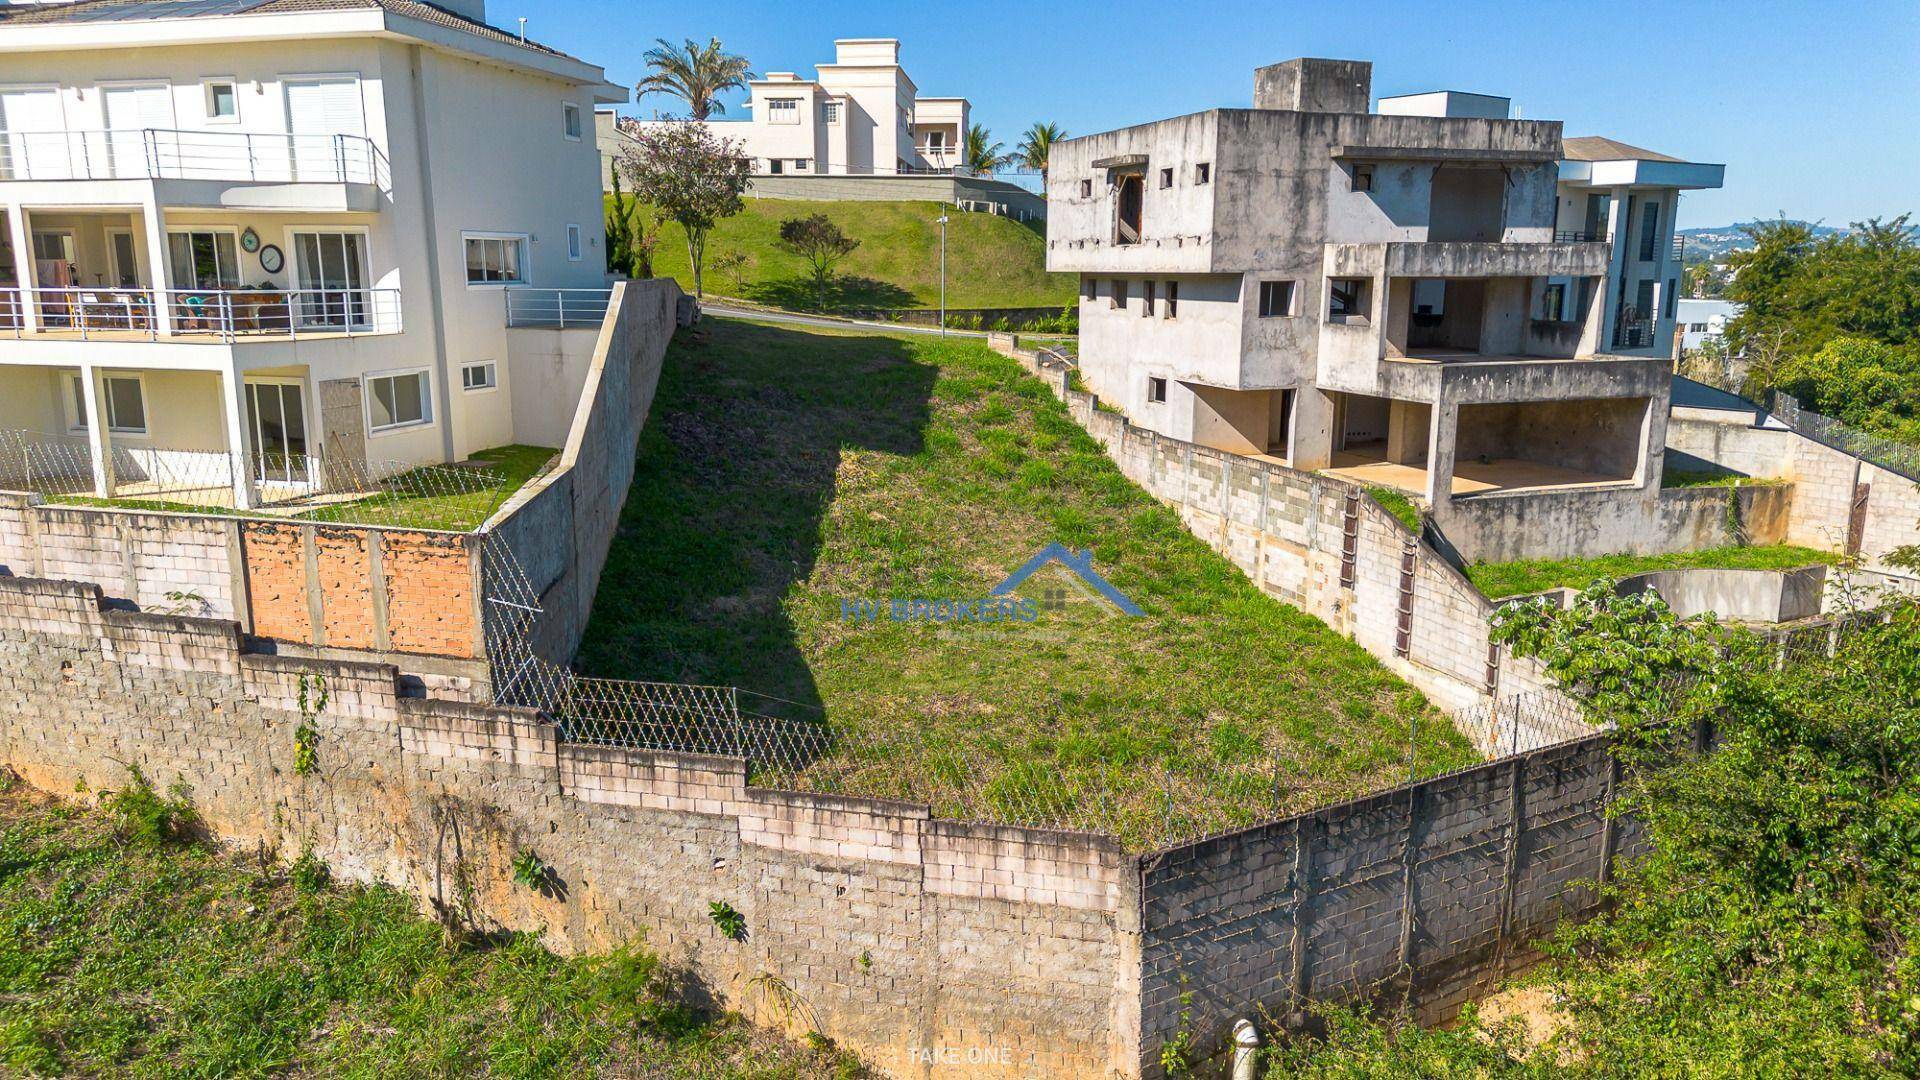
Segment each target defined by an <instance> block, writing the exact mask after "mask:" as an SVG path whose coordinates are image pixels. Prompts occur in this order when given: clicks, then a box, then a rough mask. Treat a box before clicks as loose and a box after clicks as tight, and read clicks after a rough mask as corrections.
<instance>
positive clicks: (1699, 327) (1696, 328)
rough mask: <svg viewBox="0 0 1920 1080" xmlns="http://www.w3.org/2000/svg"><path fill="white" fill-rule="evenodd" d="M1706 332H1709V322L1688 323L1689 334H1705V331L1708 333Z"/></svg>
mask: <svg viewBox="0 0 1920 1080" xmlns="http://www.w3.org/2000/svg"><path fill="white" fill-rule="evenodd" d="M1706 332H1707V324H1706V323H1703V322H1690V323H1688V324H1687V333H1689V334H1704V333H1706Z"/></svg>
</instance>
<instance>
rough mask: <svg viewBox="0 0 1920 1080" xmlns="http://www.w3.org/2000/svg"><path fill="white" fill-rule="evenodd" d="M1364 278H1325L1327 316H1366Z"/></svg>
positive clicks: (1331, 317)
mask: <svg viewBox="0 0 1920 1080" xmlns="http://www.w3.org/2000/svg"><path fill="white" fill-rule="evenodd" d="M1367 285H1368V280H1367V279H1366V278H1328V279H1327V318H1329V319H1340V320H1348V319H1356V320H1357V319H1365V318H1366V317H1367Z"/></svg>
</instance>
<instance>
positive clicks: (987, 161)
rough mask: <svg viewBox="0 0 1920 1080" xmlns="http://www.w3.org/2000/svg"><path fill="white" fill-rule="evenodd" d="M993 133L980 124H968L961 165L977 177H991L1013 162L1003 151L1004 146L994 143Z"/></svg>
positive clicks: (962, 148) (961, 148) (1010, 156)
mask: <svg viewBox="0 0 1920 1080" xmlns="http://www.w3.org/2000/svg"><path fill="white" fill-rule="evenodd" d="M992 140H993V133H992V132H990V131H988V130H987V129H986V128H983V127H981V126H980V125H979V124H968V125H967V134H966V138H965V139H964V140H963V141H962V145H961V147H960V163H961V164H962V165H965V166H966V167H967V171H968V172H970V173H973V174H974V175H976V176H991V175H993V173H994V170H996V169H999V168H1001V167H1003V166H1005V165H1006V164H1007V163H1008V162H1009V161H1012V160H1013V155H1011V154H1007V153H1004V152H1003V151H1002V146H1003V144H1001V143H997V142H994V141H992Z"/></svg>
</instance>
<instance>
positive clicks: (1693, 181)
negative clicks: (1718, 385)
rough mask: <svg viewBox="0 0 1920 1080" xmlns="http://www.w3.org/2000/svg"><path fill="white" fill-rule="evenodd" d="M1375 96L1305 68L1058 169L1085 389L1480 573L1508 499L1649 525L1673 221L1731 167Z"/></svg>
mask: <svg viewBox="0 0 1920 1080" xmlns="http://www.w3.org/2000/svg"><path fill="white" fill-rule="evenodd" d="M1371 84H1372V66H1371V65H1370V64H1367V63H1365V62H1361V61H1348V60H1322V59H1298V60H1292V61H1288V62H1286V63H1282V64H1275V65H1272V66H1269V67H1265V68H1261V69H1260V70H1259V71H1258V72H1257V73H1256V75H1255V93H1254V107H1253V108H1251V109H1214V110H1210V111H1207V112H1202V113H1195V114H1191V115H1187V116H1180V117H1175V118H1172V119H1168V120H1161V121H1157V122H1153V123H1147V124H1141V125H1138V126H1135V127H1128V128H1122V129H1120V130H1117V131H1110V132H1105V133H1101V134H1097V135H1090V136H1085V137H1081V138H1076V139H1071V140H1068V141H1066V142H1064V143H1062V144H1061V145H1059V146H1058V147H1056V148H1055V149H1054V151H1053V158H1052V168H1051V169H1050V170H1049V173H1048V189H1047V197H1048V221H1049V228H1048V238H1047V268H1048V269H1049V270H1053V271H1062V272H1068V273H1076V274H1078V275H1079V276H1080V283H1081V288H1080V327H1081V329H1080V364H1081V368H1082V372H1083V376H1084V378H1085V379H1086V381H1087V383H1088V385H1089V386H1090V387H1091V388H1092V389H1093V390H1094V391H1095V392H1096V393H1098V394H1099V395H1100V396H1101V397H1102V398H1104V399H1106V400H1108V401H1111V402H1112V403H1114V404H1115V405H1117V406H1119V407H1120V409H1121V410H1122V411H1123V412H1125V413H1126V414H1127V415H1128V416H1129V417H1130V418H1132V420H1133V422H1134V423H1136V424H1139V425H1141V426H1143V427H1146V428H1150V429H1152V430H1155V431H1158V432H1160V433H1162V434H1166V435H1169V436H1171V437H1174V438H1177V439H1183V440H1187V441H1192V442H1196V443H1200V444H1203V445H1207V446H1212V447H1216V448H1219V449H1223V450H1228V451H1232V452H1235V453H1240V454H1248V455H1254V456H1261V457H1267V458H1271V459H1275V460H1278V461H1281V462H1283V463H1286V464H1289V465H1291V466H1293V467H1295V468H1300V469H1308V470H1318V469H1330V470H1332V471H1334V472H1336V473H1340V474H1344V475H1346V476H1348V477H1349V478H1351V479H1355V480H1359V481H1363V482H1366V483H1375V484H1382V485H1386V486H1390V487H1397V488H1401V489H1403V490H1405V491H1407V492H1409V493H1411V494H1413V495H1415V496H1417V497H1419V498H1422V499H1424V500H1426V501H1427V503H1428V504H1429V505H1430V506H1431V507H1432V508H1433V511H1434V515H1435V519H1436V520H1437V521H1440V522H1442V523H1443V524H1444V523H1447V522H1453V523H1455V524H1456V525H1457V526H1458V528H1457V530H1456V531H1457V534H1458V536H1459V537H1460V544H1461V548H1462V550H1467V549H1468V548H1470V547H1473V548H1485V549H1495V548H1499V547H1501V544H1500V543H1499V542H1497V541H1498V539H1499V536H1500V535H1502V534H1510V533H1511V532H1512V531H1513V530H1514V529H1516V528H1518V527H1519V524H1518V517H1519V515H1520V514H1521V513H1522V512H1523V511H1522V510H1521V509H1520V508H1521V507H1522V505H1523V504H1522V503H1521V502H1517V501H1515V500H1512V499H1499V498H1496V496H1502V495H1506V494H1509V493H1514V494H1518V493H1529V492H1543V491H1551V492H1556V493H1560V494H1562V495H1565V496H1566V497H1565V498H1561V499H1559V500H1558V502H1557V503H1556V506H1557V507H1559V511H1558V512H1561V513H1564V514H1566V515H1567V516H1569V517H1570V518H1571V519H1573V520H1576V521H1578V522H1579V523H1580V525H1579V527H1581V528H1599V527H1600V523H1604V522H1606V521H1609V520H1613V519H1615V518H1623V519H1624V518H1633V519H1636V520H1638V521H1639V522H1640V523H1642V524H1644V523H1645V521H1647V520H1649V519H1650V517H1651V516H1652V515H1654V514H1656V512H1657V506H1656V504H1657V502H1658V498H1657V497H1658V495H1659V486H1660V475H1661V455H1662V451H1663V446H1664V444H1663V435H1664V429H1665V418H1666V414H1667V399H1668V383H1669V380H1670V377H1671V369H1670V359H1669V357H1670V355H1671V343H1672V335H1673V327H1674V317H1675V302H1676V300H1677V298H1678V291H1679V279H1680V276H1681V274H1680V259H1679V254H1678V252H1677V250H1676V245H1675V242H1674V235H1673V221H1674V209H1675V206H1676V204H1677V202H1678V199H1679V196H1680V193H1681V192H1682V191H1685V190H1689V189H1697V188H1710V187H1718V186H1719V185H1720V182H1721V174H1722V171H1723V170H1722V167H1721V166H1719V165H1705V164H1695V163H1690V162H1684V161H1680V160H1678V159H1675V158H1671V157H1668V156H1665V155H1662V154H1655V153H1652V152H1649V151H1645V150H1641V149H1638V148H1635V147H1632V146H1628V145H1625V144H1623V143H1617V142H1614V141H1612V140H1608V139H1565V140H1563V139H1562V136H1561V126H1560V123H1559V122H1558V121H1540V120H1516V119H1512V118H1511V117H1510V110H1509V102H1508V100H1507V99H1506V98H1501V97H1494V96H1490V95H1484V94H1466V93H1459V92H1453V91H1442V92H1437V93H1430V94H1415V95H1408V96H1403V97H1388V98H1385V99H1382V100H1381V101H1380V102H1379V107H1378V109H1377V110H1374V109H1372V108H1370V105H1371V104H1372V103H1371V99H1370V92H1371ZM1576 495H1577V498H1576V497H1575V496H1576ZM1537 508H1538V505H1537V504H1535V505H1534V509H1536V510H1537ZM1476 537H1482V538H1486V539H1487V540H1488V542H1487V543H1486V544H1484V545H1483V544H1477V543H1474V542H1473V541H1474V539H1475V538H1476ZM1593 544H1594V545H1597V546H1599V547H1600V549H1601V550H1618V548H1606V547H1605V546H1604V544H1605V539H1604V538H1603V537H1602V538H1595V539H1594V541H1593Z"/></svg>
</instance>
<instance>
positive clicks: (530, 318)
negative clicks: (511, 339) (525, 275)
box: [507, 289, 613, 330]
mask: <svg viewBox="0 0 1920 1080" xmlns="http://www.w3.org/2000/svg"><path fill="white" fill-rule="evenodd" d="M612 298H613V290H612V289H508V290H507V325H508V326H554V327H559V328H560V329H563V330H564V329H567V328H569V327H580V326H599V325H600V323H601V321H602V320H604V319H605V318H606V317H607V304H608V303H609V302H610V301H611V300H612Z"/></svg>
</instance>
